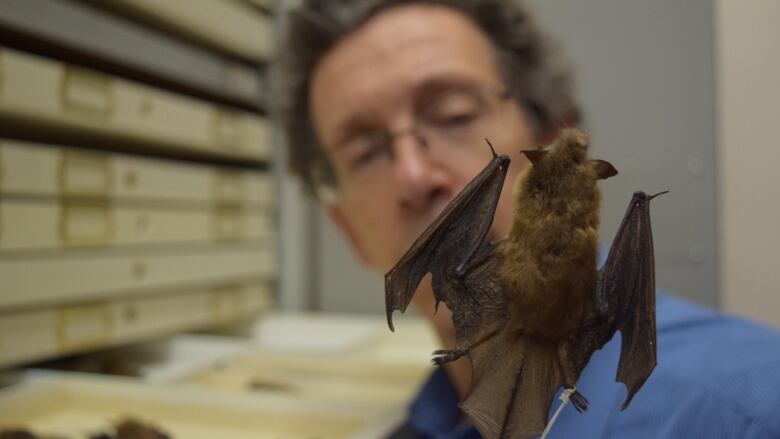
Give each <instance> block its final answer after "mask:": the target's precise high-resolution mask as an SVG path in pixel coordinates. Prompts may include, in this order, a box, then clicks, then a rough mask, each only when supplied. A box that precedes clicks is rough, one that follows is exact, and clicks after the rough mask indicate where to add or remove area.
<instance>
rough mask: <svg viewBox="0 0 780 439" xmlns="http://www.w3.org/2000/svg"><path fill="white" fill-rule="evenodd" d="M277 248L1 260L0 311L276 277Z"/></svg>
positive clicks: (114, 253)
mask: <svg viewBox="0 0 780 439" xmlns="http://www.w3.org/2000/svg"><path fill="white" fill-rule="evenodd" d="M276 268H277V267H276V257H275V255H274V253H273V250H272V248H271V247H270V246H269V247H268V248H258V247H249V246H241V247H233V248H225V249H221V248H216V249H214V250H213V251H210V252H201V253H184V254H143V255H138V256H129V255H126V254H124V253H118V252H111V251H99V252H97V251H96V252H94V254H91V255H85V256H71V257H60V258H53V257H52V258H36V259H27V258H15V259H0V291H2V294H1V295H0V310H2V309H8V308H10V307H19V306H33V305H41V304H48V305H50V304H53V303H63V302H72V301H74V300H82V299H85V298H96V297H106V296H111V295H116V294H119V293H128V292H132V291H136V290H139V289H142V288H149V287H159V288H170V287H174V286H176V285H181V286H185V285H203V284H215V283H220V282H222V283H224V282H228V281H229V280H231V279H235V280H237V279H243V278H247V277H263V278H266V277H269V278H270V277H274V276H275V274H276Z"/></svg>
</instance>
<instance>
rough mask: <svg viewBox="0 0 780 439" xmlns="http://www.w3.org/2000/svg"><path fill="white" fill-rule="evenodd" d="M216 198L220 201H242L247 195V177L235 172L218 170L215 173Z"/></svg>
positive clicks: (214, 190)
mask: <svg viewBox="0 0 780 439" xmlns="http://www.w3.org/2000/svg"><path fill="white" fill-rule="evenodd" d="M212 182H213V186H212V188H213V194H214V199H216V200H217V201H220V202H225V201H231V202H240V201H241V200H243V199H244V198H245V197H246V195H245V194H246V179H245V177H244V176H243V175H241V174H238V173H235V172H218V173H216V174H215V175H214V179H213V180H212Z"/></svg>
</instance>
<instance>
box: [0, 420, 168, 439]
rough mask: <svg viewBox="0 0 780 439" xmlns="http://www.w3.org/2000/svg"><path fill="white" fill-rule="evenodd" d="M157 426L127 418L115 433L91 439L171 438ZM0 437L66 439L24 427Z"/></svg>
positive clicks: (1, 432) (98, 434) (97, 435)
mask: <svg viewBox="0 0 780 439" xmlns="http://www.w3.org/2000/svg"><path fill="white" fill-rule="evenodd" d="M170 437H171V436H169V435H168V434H166V433H163V432H162V431H160V430H158V429H157V428H156V427H153V426H149V425H145V424H144V423H142V422H139V421H136V420H134V419H130V418H128V419H125V420H123V421H121V422H119V423H118V424H116V432H115V433H97V434H93V435H91V436H90V439H170ZM0 439H66V438H65V437H64V436H40V435H36V434H33V433H32V432H30V431H27V430H23V429H14V430H2V431H0Z"/></svg>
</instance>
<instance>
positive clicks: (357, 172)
mask: <svg viewBox="0 0 780 439" xmlns="http://www.w3.org/2000/svg"><path fill="white" fill-rule="evenodd" d="M510 98H511V95H510V93H509V92H508V91H498V92H497V91H496V90H495V89H494V88H485V87H459V88H453V89H448V90H447V91H444V92H442V93H437V94H435V95H434V96H433V97H432V98H430V99H428V100H426V101H425V102H424V103H423V104H422V105H420V106H419V108H418V110H417V111H416V112H415V117H414V124H413V125H412V127H410V128H408V129H405V130H401V131H396V132H390V131H388V130H386V129H366V130H359V131H358V132H356V133H355V134H353V135H351V136H349V137H347V138H346V139H345V140H344V141H343V142H341V143H340V144H339V145H336V147H335V148H333V149H332V153H331V154H330V160H331V163H332V164H333V167H334V168H335V169H334V170H335V174H336V179H337V180H338V183H339V186H340V187H341V189H344V186H350V187H357V188H364V189H370V188H371V187H373V186H374V185H376V184H377V183H382V182H385V181H387V180H386V179H387V178H390V176H391V175H392V169H393V163H394V160H395V155H396V152H395V150H394V148H393V145H394V144H395V141H396V140H397V139H398V138H401V137H404V136H413V137H414V138H415V139H416V140H417V142H418V144H419V145H420V146H421V147H422V148H423V149H424V150H425V151H427V153H428V154H429V155H431V156H433V157H438V158H441V157H445V158H446V157H447V156H448V155H450V154H453V153H457V152H461V151H466V150H471V149H474V148H480V147H483V146H484V143H485V138H489V137H491V136H492V135H493V133H495V132H496V130H497V129H500V125H501V123H500V120H501V109H502V104H503V101H506V100H509V99H510Z"/></svg>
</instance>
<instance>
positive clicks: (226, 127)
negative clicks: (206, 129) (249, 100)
mask: <svg viewBox="0 0 780 439" xmlns="http://www.w3.org/2000/svg"><path fill="white" fill-rule="evenodd" d="M213 114H214V115H213V117H212V119H211V136H212V139H213V140H214V142H216V144H217V145H218V146H220V147H225V148H229V149H240V148H242V147H243V146H244V144H245V143H246V141H247V138H248V136H247V132H246V125H245V124H244V123H242V121H241V118H240V116H239V115H237V114H235V113H233V112H229V111H226V110H217V111H215V112H214V113H213Z"/></svg>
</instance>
